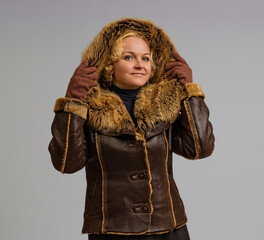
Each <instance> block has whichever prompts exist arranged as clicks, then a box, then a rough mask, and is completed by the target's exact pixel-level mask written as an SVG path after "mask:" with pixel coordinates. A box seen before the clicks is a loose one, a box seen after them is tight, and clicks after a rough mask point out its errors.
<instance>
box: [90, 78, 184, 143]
mask: <svg viewBox="0 0 264 240" xmlns="http://www.w3.org/2000/svg"><path fill="white" fill-rule="evenodd" d="M185 98H187V92H186V90H185V89H184V87H182V86H181V85H180V84H179V83H177V81H176V80H172V81H163V82H160V83H158V84H149V85H146V86H144V87H142V88H141V90H140V92H139V93H138V95H137V98H136V101H135V107H134V115H135V118H136V119H137V122H138V127H137V128H136V127H135V125H134V122H133V120H132V119H131V116H130V115H129V113H128V112H127V109H126V107H125V105H124V104H123V102H122V100H121V99H120V97H119V96H118V95H116V94H115V93H113V92H110V91H109V90H106V89H102V88H100V86H97V87H95V88H92V89H91V90H90V92H89V93H88V95H87V97H86V99H85V101H86V103H87V105H88V114H87V117H88V119H87V120H88V123H89V124H90V126H91V127H92V128H93V129H95V130H97V131H101V130H107V132H108V133H121V132H122V131H133V132H134V133H135V134H136V138H137V139H138V140H140V141H144V133H145V131H146V129H148V128H151V127H153V126H154V125H155V124H157V123H159V122H164V123H165V122H166V123H167V122H169V123H172V122H174V121H175V120H176V118H177V117H178V114H179V111H180V109H181V101H182V100H183V99H185Z"/></svg>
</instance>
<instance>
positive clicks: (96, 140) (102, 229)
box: [95, 133, 105, 233]
mask: <svg viewBox="0 0 264 240" xmlns="http://www.w3.org/2000/svg"><path fill="white" fill-rule="evenodd" d="M95 142H96V150H97V155H98V159H99V162H100V166H101V171H102V214H103V220H102V227H101V231H102V233H104V224H105V208H104V171H103V163H102V159H101V156H100V152H99V146H98V134H97V133H95Z"/></svg>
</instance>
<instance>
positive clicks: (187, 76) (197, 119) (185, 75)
mask: <svg viewBox="0 0 264 240" xmlns="http://www.w3.org/2000/svg"><path fill="white" fill-rule="evenodd" d="M172 55H173V57H174V59H175V60H176V62H171V63H168V64H167V65H166V68H165V70H166V74H167V78H168V80H171V79H173V78H177V79H178V81H179V82H180V83H181V84H182V85H183V86H184V88H185V89H186V92H187V96H186V97H184V98H183V100H182V102H181V114H180V115H179V117H178V118H177V119H176V121H175V122H174V123H173V125H172V151H173V152H175V153H177V154H179V155H181V156H183V157H186V158H188V159H199V158H205V157H208V156H210V155H211V154H212V152H213V149H214V140H215V138H214V135H213V128H212V124H211V122H210V121H209V110H208V108H207V106H206V104H205V102H204V98H205V95H204V93H203V91H202V89H201V87H200V86H199V84H197V83H192V70H191V68H190V67H189V65H188V64H187V62H186V61H185V60H184V59H183V58H182V57H181V56H180V54H179V53H178V52H177V51H173V53H172Z"/></svg>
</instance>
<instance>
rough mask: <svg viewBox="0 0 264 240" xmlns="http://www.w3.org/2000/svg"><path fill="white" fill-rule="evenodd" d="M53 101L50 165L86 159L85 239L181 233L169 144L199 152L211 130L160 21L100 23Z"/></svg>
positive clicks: (193, 155) (207, 146)
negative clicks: (63, 89) (61, 94)
mask: <svg viewBox="0 0 264 240" xmlns="http://www.w3.org/2000/svg"><path fill="white" fill-rule="evenodd" d="M54 111H55V113H56V114H55V118H54V121H53V124H52V134H53V138H52V140H51V142H50V145H49V151H50V154H51V159H52V162H53V165H54V167H55V168H56V169H57V170H59V171H61V172H62V173H74V172H76V171H78V170H80V169H82V168H83V167H85V169H86V179H87V192H86V202H85V211H84V224H83V229H82V232H83V233H88V234H89V239H91V240H93V239H115V240H116V239H122V240H124V239H157V240H158V239H177V240H183V239H189V235H188V230H187V227H186V222H187V217H186V215H185V210H184V205H183V202H182V200H181V198H180V195H179V192H178V189H177V187H176V184H175V182H174V179H173V168H172V153H173V152H174V153H176V154H179V155H181V156H183V157H185V158H188V159H198V158H204V157H207V156H209V155H210V154H211V153H212V151H213V148H214V135H213V132H212V125H211V123H210V122H209V120H208V117H209V111H208V108H207V106H206V105H205V103H204V94H203V92H202V90H201V88H200V86H199V85H198V84H195V83H192V72H191V69H190V67H189V66H188V64H187V63H186V61H185V60H184V59H183V58H182V57H181V56H180V55H179V53H178V52H177V51H176V50H175V49H174V47H173V45H172V44H171V42H170V40H169V37H168V36H167V35H166V34H165V33H164V32H163V30H162V29H159V28H157V27H156V26H155V25H154V24H153V23H151V22H149V21H145V20H139V19H131V18H128V19H122V20H119V21H116V22H113V23H111V24H109V25H107V26H105V27H104V28H103V29H102V31H101V32H100V33H99V34H98V35H97V37H96V38H95V39H94V41H93V42H92V43H91V44H90V46H89V47H88V48H87V49H86V50H85V51H84V53H83V57H82V63H81V65H80V66H79V67H78V68H77V69H76V71H75V73H74V74H73V76H72V78H71V80H70V83H69V85H68V89H67V92H66V97H65V98H60V99H58V100H57V101H56V104H55V107H54Z"/></svg>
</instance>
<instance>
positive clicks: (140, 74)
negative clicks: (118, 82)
mask: <svg viewBox="0 0 264 240" xmlns="http://www.w3.org/2000/svg"><path fill="white" fill-rule="evenodd" d="M131 75H135V76H145V74H144V73H131Z"/></svg>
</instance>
